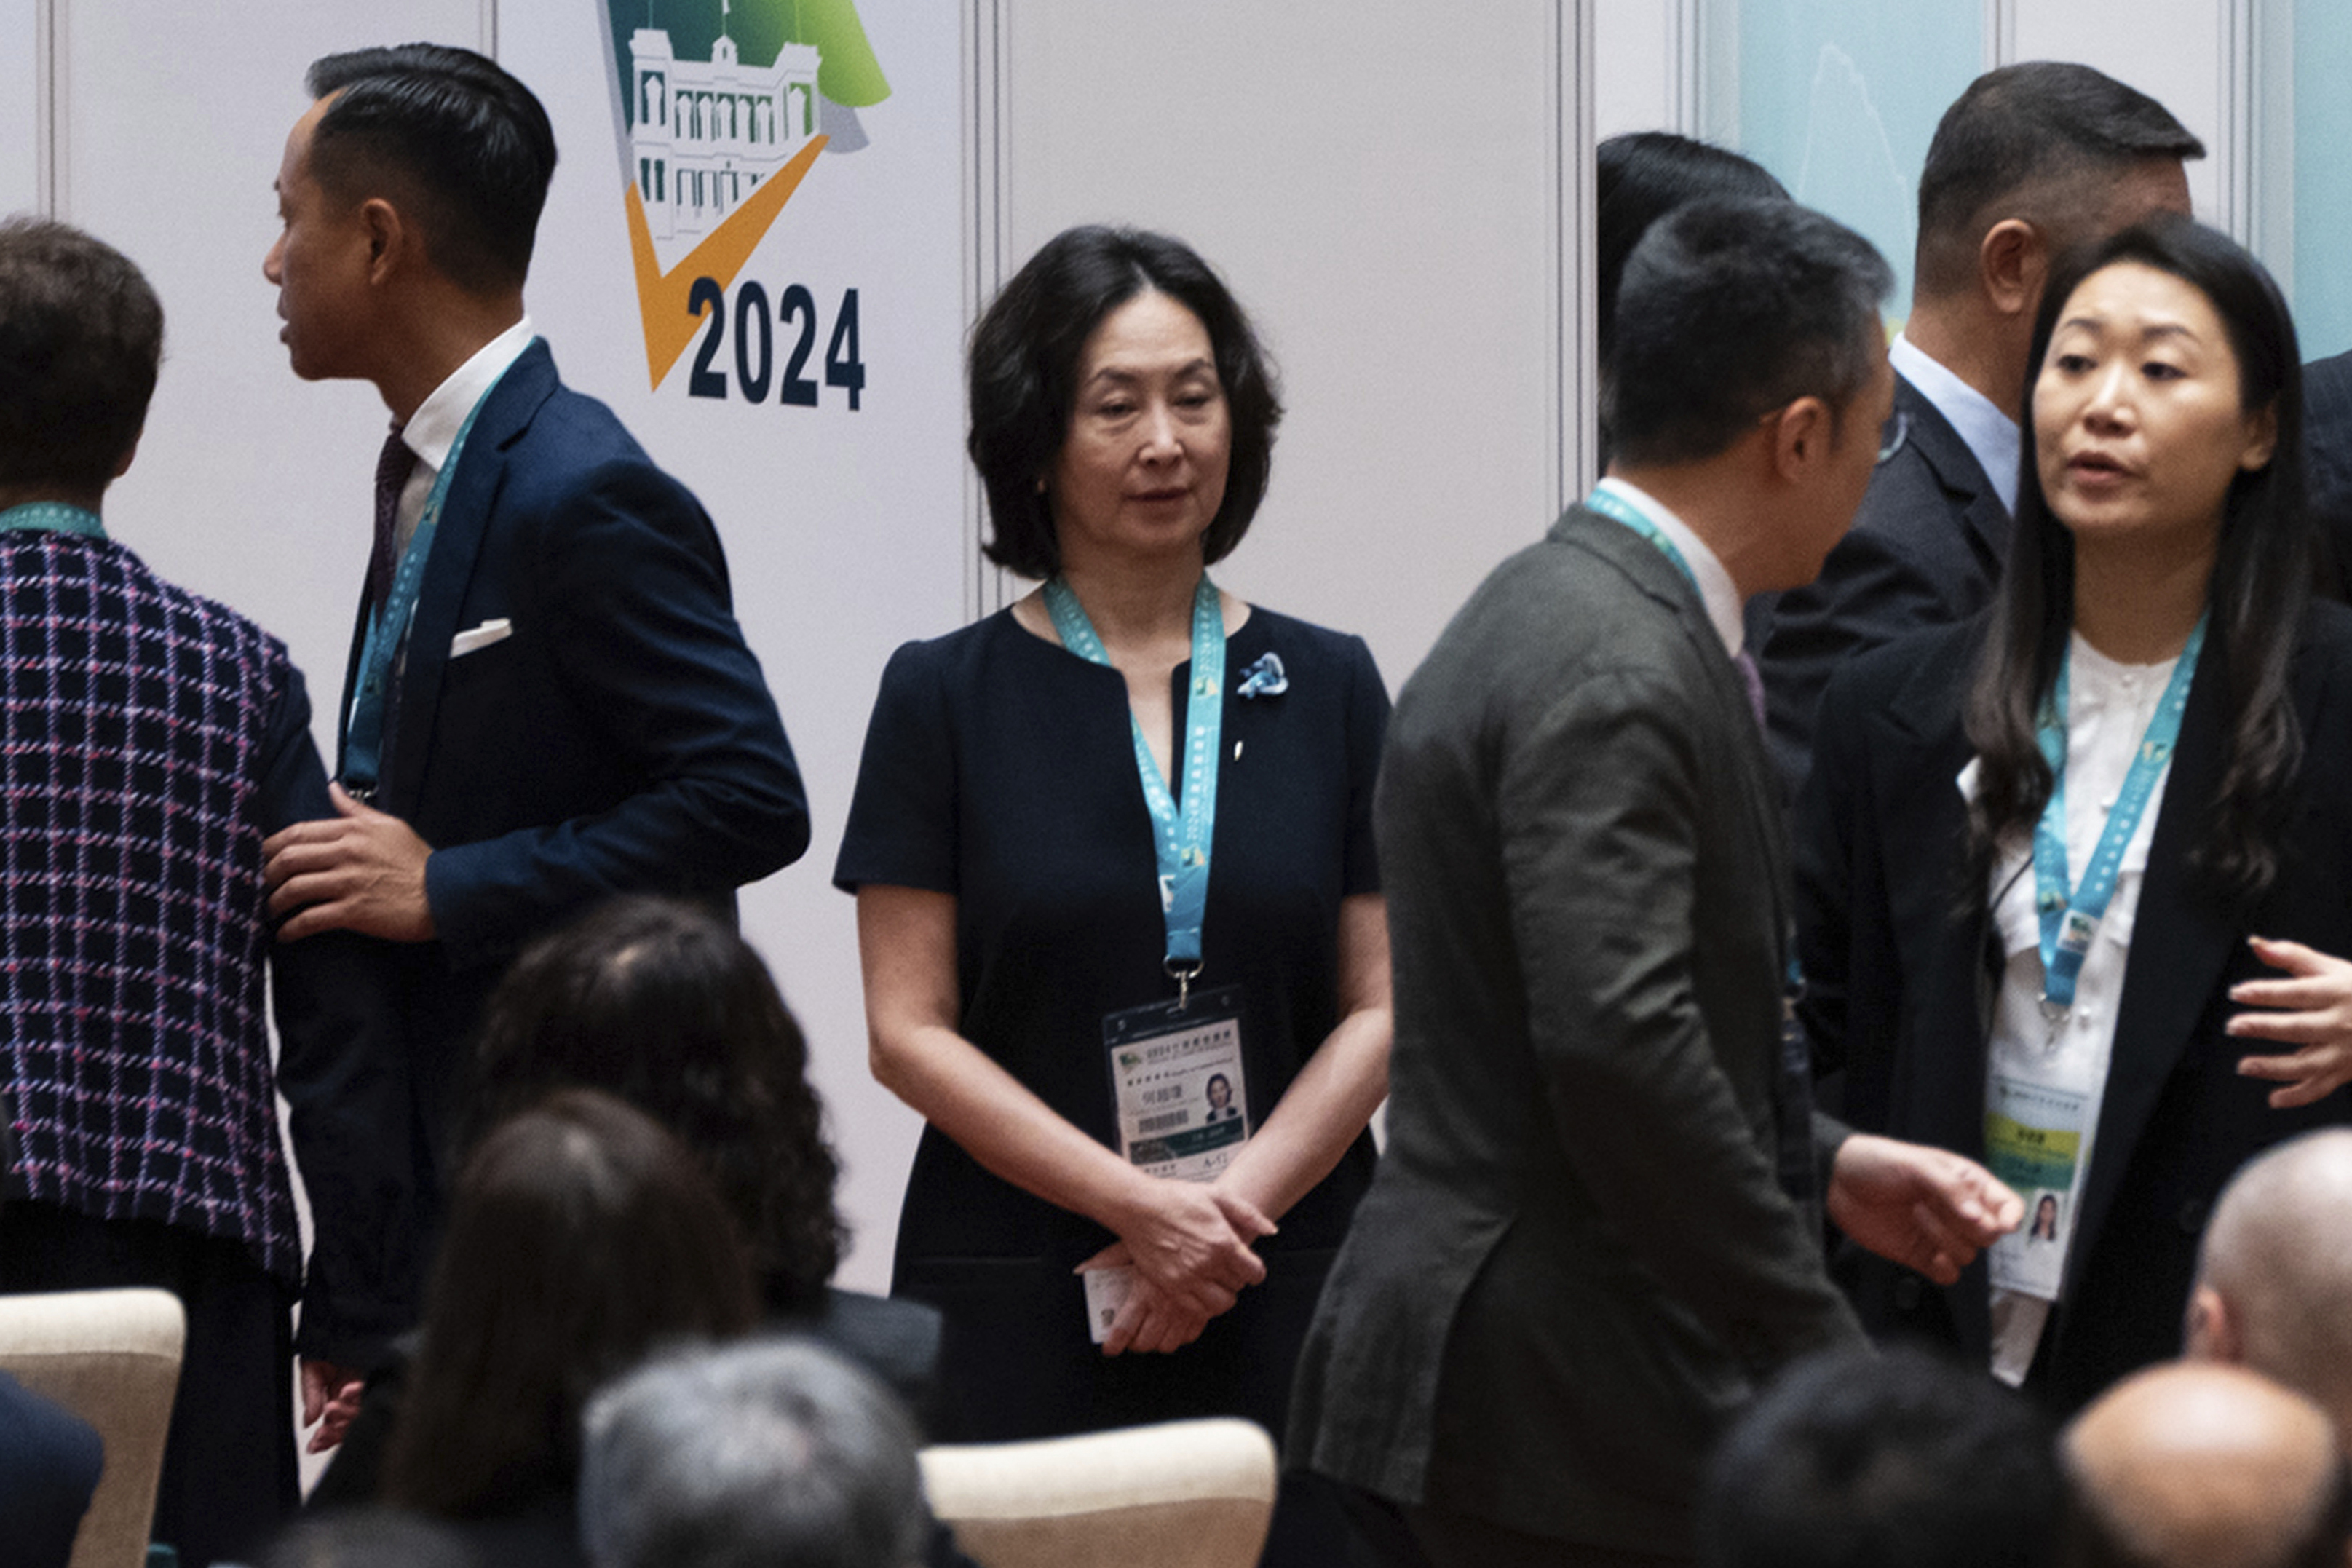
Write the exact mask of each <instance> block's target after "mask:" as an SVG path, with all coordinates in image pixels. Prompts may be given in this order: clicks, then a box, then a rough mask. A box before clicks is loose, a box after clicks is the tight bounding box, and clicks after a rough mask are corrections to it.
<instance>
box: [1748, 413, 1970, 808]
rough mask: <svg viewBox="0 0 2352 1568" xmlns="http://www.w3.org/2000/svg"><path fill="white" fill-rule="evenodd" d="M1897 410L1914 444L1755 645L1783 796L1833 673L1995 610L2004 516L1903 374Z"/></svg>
mask: <svg viewBox="0 0 2352 1568" xmlns="http://www.w3.org/2000/svg"><path fill="white" fill-rule="evenodd" d="M1895 413H1896V414H1897V415H1903V416H1909V418H1910V421H1911V434H1910V436H1909V437H1907V438H1906V440H1905V441H1904V443H1903V447H1902V449H1901V450H1900V451H1898V452H1896V453H1895V456H1893V457H1892V458H1887V459H1886V461H1885V462H1884V463H1881V464H1880V465H1879V466H1878V471H1877V472H1876V473H1874V474H1873V475H1872V476H1871V478H1870V489H1869V490H1868V491H1867V492H1866V493H1864V496H1863V498H1862V508H1861V510H1859V511H1857V512H1855V513H1854V519H1853V528H1852V529H1850V530H1848V531H1847V533H1846V536H1845V537H1844V538H1843V539H1842V540H1840V541H1839V542H1838V543H1837V546H1836V548H1834V549H1832V551H1831V552H1830V553H1829V558H1828V559H1827V560H1826V561H1824V562H1822V571H1821V575H1820V576H1818V577H1816V578H1815V579H1813V581H1812V582H1811V583H1809V584H1806V585H1805V586H1803V587H1801V588H1791V589H1790V590H1789V592H1787V593H1785V594H1783V595H1780V599H1779V601H1778V602H1777V603H1776V604H1775V605H1774V606H1773V609H1772V616H1771V623H1770V630H1769V634H1768V635H1767V636H1766V637H1764V638H1763V639H1761V642H1760V651H1759V654H1758V657H1757V664H1758V667H1759V668H1760V669H1761V670H1762V672H1763V675H1764V694H1765V701H1766V705H1767V706H1766V712H1767V715H1768V718H1769V731H1770V734H1771V741H1772V760H1773V762H1774V763H1776V764H1777V765H1778V766H1779V768H1780V776H1781V778H1782V780H1783V781H1784V782H1785V783H1786V784H1787V786H1788V788H1789V790H1790V793H1791V794H1793V793H1794V792H1795V791H1796V790H1797V789H1798V788H1799V787H1801V785H1802V784H1804V782H1805V773H1806V770H1807V768H1808V766H1809V765H1810V764H1811V757H1812V745H1813V722H1814V715H1815V713H1816V712H1817V711H1818V710H1819V709H1820V707H1821V701H1822V691H1823V690H1824V689H1826V688H1827V687H1828V685H1829V680H1830V674H1831V672H1832V671H1833V670H1834V669H1836V668H1838V666H1840V665H1841V664H1843V663H1844V662H1846V661H1847V660H1849V659H1851V658H1853V656H1854V655H1856V654H1858V653H1862V652H1864V651H1865V650H1867V649H1870V648H1874V647H1879V646H1880V645H1881V644H1883V643H1887V642H1891V641H1893V640H1894V639H1895V638H1896V637H1902V636H1905V635H1906V634H1907V633H1910V632H1915V631H1917V630H1918V629H1919V628H1920V627H1922V626H1944V625H1948V624H1949V623H1951V622H1954V621H1963V620H1966V619H1968V617H1969V616H1973V615H1975V614H1976V613H1977V612H1978V611H1979V610H1981V609H1983V608H1984V607H1985V605H1988V604H1990V602H1991V600H1992V588H1993V584H1995V583H1996V582H1998V581H2000V563H2001V562H2002V561H2003V560H2005V559H2007V557H2008V554H2009V534H2010V518H2009V509H2008V508H2006V507H2004V506H2002V505H2001V501H2000V493H1999V492H1998V491H1996V490H1995V489H1993V488H1992V481H1991V480H1990V479H1987V478H1986V477H1985V471H1984V468H1982V466H1981V465H1979V463H1978V462H1977V459H1976V454H1975V453H1973V452H1971V451H1969V445H1968V443H1967V442H1965V441H1963V440H1961V439H1960V435H1959V432H1958V431H1957V430H1955V429H1953V428H1952V426H1951V425H1950V423H1949V422H1948V420H1946V419H1945V417H1944V416H1942V415H1941V414H1939V413H1937V411H1936V405H1934V404H1932V403H1930V402H1928V401H1927V397H1926V395H1924V394H1922V393H1921V392H1920V391H1919V389H1918V388H1917V387H1916V386H1913V385H1912V384H1910V383H1909V382H1907V381H1906V380H1904V379H1903V377H1901V376H1900V375H1897V376H1896V377H1895Z"/></svg>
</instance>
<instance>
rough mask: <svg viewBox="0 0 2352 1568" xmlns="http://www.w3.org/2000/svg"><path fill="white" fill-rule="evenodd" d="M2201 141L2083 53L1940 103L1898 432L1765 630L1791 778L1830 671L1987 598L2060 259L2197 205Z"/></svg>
mask: <svg viewBox="0 0 2352 1568" xmlns="http://www.w3.org/2000/svg"><path fill="white" fill-rule="evenodd" d="M2204 155H2205V148H2204V145H2203V144H2202V143H2201V142H2199V141H2198V140H2197V138H2196V137H2195V136H2193V135H2191V134H2189V130H2188V128H2187V127H2185V126H2183V125H2182V124H2181V123H2180V121H2178V120H2176V119H2174V118H2173V116H2172V115H2171V113H2170V112H2169V111H2168V110H2166V109H2165V107H2164V106H2163V105H2162V104H2160V103H2158V102H2157V101H2156V100H2154V99H2152V98H2150V97H2148V96H2147V94H2146V93H2144V92H2140V91H2137V90H2136V89H2132V88H2129V87H2126V86H2125V85H2124V84H2123V83H2122V82H2119V81H2116V79H2113V78H2112V77H2108V76H2105V75H2103V74H2101V73H2100V72H2098V71H2095V70H2093V69H2092V68H2090V67H2089V66H2084V65H2073V64H2065V63H2061V62H2058V61H2053V60H2034V61H2030V62H2028V63H2026V64H2023V65H2015V66H2004V67H2002V68H2000V69H1999V70H1994V71H1988V72H1986V73H1985V74H1984V75H1983V76H1980V77H1979V78H1977V79H1976V80H1975V81H1973V82H1971V83H1969V88H1968V90H1967V91H1965V92H1963V93H1961V94H1960V96H1959V98H1958V100H1957V101H1955V102H1954V103H1953V105H1952V106H1951V108H1949V109H1948V110H1945V111H1944V118H1943V120H1942V121H1940V122H1939V123H1938V124H1937V127H1936V135H1935V140H1934V141H1933V142H1930V143H1929V144H1928V147H1927V166H1926V168H1925V169H1923V170H1922V171H1921V173H1920V175H1919V241H1918V248H1917V250H1916V259H1915V265H1914V272H1915V274H1916V276H1915V279H1914V281H1913V287H1912V296H1913V297H1912V301H1911V319H1910V320H1909V321H1906V323H1905V324H1904V328H1903V331H1902V333H1901V334H1900V335H1898V336H1897V337H1896V338H1895V342H1894V345H1893V347H1892V349H1891V350H1890V352H1889V353H1888V358H1889V359H1890V360H1891V361H1892V362H1893V363H1894V365H1895V416H1896V418H1897V420H1898V421H1900V424H1899V426H1896V428H1895V430H1893V431H1890V433H1889V434H1890V435H1891V436H1892V435H1897V434H1899V437H1900V439H1899V440H1897V441H1895V442H1894V443H1892V444H1893V445H1894V448H1895V449H1894V450H1893V451H1892V452H1890V453H1889V454H1888V456H1887V457H1886V458H1885V460H1884V461H1882V462H1881V463H1880V464H1879V466H1878V471H1877V473H1876V474H1875V475H1874V477H1873V478H1872V479H1871V481H1870V491H1869V493H1868V494H1867V495H1865V496H1864V498H1863V502H1862V510H1860V511H1859V512H1857V513H1855V514H1854V520H1853V531H1851V532H1849V533H1848V534H1847V535H1846V536H1845V538H1844V539H1843V541H1842V542H1840V543H1839V544H1838V546H1837V548H1836V549H1834V550H1832V551H1831V552H1830V555H1829V559H1828V560H1827V561H1826V562H1824V563H1822V573H1821V575H1820V576H1819V577H1817V578H1815V579H1814V580H1813V581H1812V582H1811V584H1807V585H1806V586H1804V587H1801V588H1798V589H1794V590H1792V591H1791V592H1790V593H1787V594H1784V595H1781V596H1780V600H1779V602H1778V604H1777V605H1775V606H1774V607H1773V610H1772V613H1771V616H1770V620H1769V627H1770V631H1769V636H1767V637H1764V638H1763V639H1762V643H1763V654H1762V658H1760V659H1759V664H1760V665H1761V666H1762V668H1763V672H1764V689H1765V692H1766V694H1767V697H1768V700H1769V726H1768V728H1769V735H1770V739H1771V742H1772V760H1773V762H1774V763H1775V764H1776V765H1777V766H1778V767H1779V769H1780V775H1781V778H1782V781H1783V783H1784V784H1785V786H1786V787H1787V789H1788V790H1789V791H1790V794H1792V795H1793V794H1794V793H1795V791H1796V789H1797V787H1798V786H1799V785H1800V784H1803V783H1804V781H1805V773H1806V770H1807V769H1808V768H1809V767H1810V766H1811V760H1812V742H1813V724H1814V717H1815V714H1816V712H1817V711H1818V710H1819V709H1820V707H1821V701H1822V688H1823V687H1825V686H1827V685H1828V684H1829V679H1830V672H1831V671H1832V670H1833V669H1835V668H1837V667H1838V666H1839V665H1840V664H1841V663H1843V661H1845V660H1846V659H1848V658H1852V657H1853V655H1855V654H1858V653H1862V652H1864V651H1866V650H1868V649H1870V648H1874V647H1877V646H1878V645H1879V644H1881V643H1883V642H1887V641H1890V640H1892V639H1893V638H1895V637H1900V636H1901V635H1902V634H1903V633H1905V632H1907V631H1912V630H1915V629H1916V628H1918V627H1920V626H1943V625H1947V624H1948V623H1950V622H1953V621H1964V620H1966V619H1968V618H1969V616H1973V615H1975V614H1976V613H1977V612H1978V611H1979V610H1981V609H1983V608H1984V607H1985V605H1987V604H1989V603H1990V602H1991V599H1992V585H1993V584H1994V582H1995V581H1996V580H1997V579H1998V578H1999V577H2000V563H2001V562H2002V561H2003V560H2005V559H2007V557H2008V554H2009V531H2010V514H2011V510H2012V506H2013V503H2014V501H2015V499H2016V494H2017V446H2018V437H2017V416H2018V411H2019V408H2020V406H2021V401H2022V399H2023V397H2024V394H2025V380H2026V358H2027V354H2028V353H2029V351H2030V348H2031V340H2032V335H2033V312H2034V310H2035V309H2036V308H2037V307H2038V306H2039V305H2040V304H2041V302H2042V277H2043V276H2044V274H2046V273H2047V272H2048V271H2049V269H2050V265H2051V263H2052V262H2053V260H2055V259H2056V258H2057V257H2058V256H2059V255H2060V254H2061V253H2062V252H2063V251H2065V250H2066V249H2068V248H2070V247H2073V246H2075V245H2078V244H2085V243H2088V242H2090V241H2092V240H2095V239H2102V238H2105V237H2106V236H2108V235H2111V234H2115V233H2116V232H2118V231H2120V230H2122V229H2125V228H2127V227H2129V226H2131V225H2132V224H2134V223H2137V222H2138V221H2139V220H2140V219H2141V218H2144V217H2146V216H2148V215H2149V214H2150V213H2152V212H2157V211H2159V210H2170V211H2173V212H2179V213H2186V212H2188V210H2189V177H2188V175H2187V174H2184V173H2182V171H2181V166H2180V165H2181V161H2182V160H2183V159H2185V158H2201V157H2203V156H2204ZM1751 624H1752V623H1751Z"/></svg>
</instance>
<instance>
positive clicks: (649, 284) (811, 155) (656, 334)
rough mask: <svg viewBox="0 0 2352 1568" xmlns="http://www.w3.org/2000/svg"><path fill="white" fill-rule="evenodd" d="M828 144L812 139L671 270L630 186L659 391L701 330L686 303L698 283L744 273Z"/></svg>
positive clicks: (632, 229) (641, 296)
mask: <svg viewBox="0 0 2352 1568" xmlns="http://www.w3.org/2000/svg"><path fill="white" fill-rule="evenodd" d="M825 140H826V139H825V138H824V137H823V136H819V137H816V138H814V140H812V141H811V142H809V144H808V145H807V146H805V147H803V148H802V149H801V150H800V152H799V153H795V154H794V155H793V161H792V162H791V163H787V164H785V165H784V166H783V167H782V168H781V169H779V170H777V171H776V172H775V173H774V174H771V175H769V176H768V177H767V178H766V179H764V180H762V181H761V182H760V184H759V188H758V189H756V190H754V191H753V192H752V193H751V195H750V196H749V197H747V198H746V199H745V200H744V203H743V205H741V206H740V207H737V208H736V209H735V210H734V211H733V212H731V213H729V214H728V215H727V216H726V218H725V219H724V220H723V221H722V222H720V224H719V226H718V227H717V228H714V229H712V230H711V231H710V233H709V235H707V236H705V237H704V238H703V241H702V243H701V244H699V245H698V246H696V247H694V248H693V249H692V250H689V251H688V252H687V253H686V255H685V257H684V258H682V259H680V260H679V262H678V264H677V266H676V267H673V268H670V269H669V270H668V271H667V272H664V271H663V270H662V269H661V263H660V261H659V260H657V259H656V258H655V256H654V231H653V226H652V225H651V224H650V223H648V222H646V203H645V198H644V196H643V195H640V194H639V193H638V191H637V187H636V185H635V183H634V182H632V183H631V184H630V185H629V187H628V192H629V257H630V259H631V260H633V261H634V262H635V263H636V268H637V309H638V310H639V312H640V313H641V314H643V315H644V317H645V321H646V371H647V372H648V373H649V374H650V375H651V377H652V380H653V384H654V385H655V386H656V387H659V386H660V385H661V384H662V378H663V377H664V376H666V375H667V374H669V372H670V367H671V366H672V365H675V364H676V363H677V356H678V355H680V354H682V353H685V352H686V345H687V344H688V343H690V342H693V341H694V334H695V333H696V332H698V331H701V328H702V318H701V317H699V316H698V315H696V314H694V313H693V311H692V310H691V309H690V308H689V306H688V300H690V299H691V297H692V296H693V293H694V280H695V279H698V278H711V279H717V280H718V283H719V287H720V288H721V289H724V288H726V287H727V286H728V285H729V284H730V283H732V282H734V281H735V274H737V273H738V272H740V271H742V270H743V264H744V263H745V262H747V261H749V260H751V253H752V252H753V251H755V250H757V249H759V248H760V241H761V240H762V239H764V238H766V237H767V234H768V226H769V225H771V224H772V223H774V222H775V221H776V215H777V214H778V213H780V212H782V211H783V210H784V203H785V202H786V201H788V200H790V199H791V197H792V194H793V192H794V191H796V190H798V189H800V184H801V180H802V178H803V176H805V175H806V174H808V172H809V166H810V165H811V164H813V163H815V162H816V155H817V154H818V153H821V152H823V151H824V143H825Z"/></svg>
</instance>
